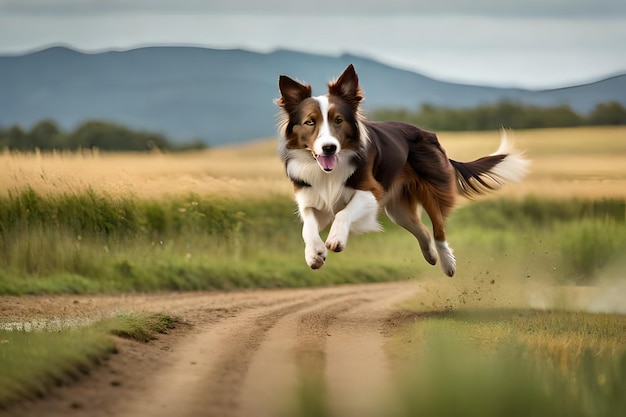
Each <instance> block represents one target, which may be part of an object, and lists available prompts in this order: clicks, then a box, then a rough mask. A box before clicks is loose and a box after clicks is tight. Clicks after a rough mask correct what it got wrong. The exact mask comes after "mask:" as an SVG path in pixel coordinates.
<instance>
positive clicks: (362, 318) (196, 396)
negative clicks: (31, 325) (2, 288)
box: [5, 282, 419, 417]
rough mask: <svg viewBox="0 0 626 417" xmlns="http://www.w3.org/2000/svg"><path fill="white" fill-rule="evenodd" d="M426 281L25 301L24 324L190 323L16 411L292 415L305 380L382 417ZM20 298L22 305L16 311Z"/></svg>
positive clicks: (340, 403)
mask: <svg viewBox="0 0 626 417" xmlns="http://www.w3.org/2000/svg"><path fill="white" fill-rule="evenodd" d="M418 292H419V287H418V285H417V284H416V283H415V282H406V283H390V284H372V285H353V286H342V287H332V288H319V289H298V290H276V291H248V292H228V293H186V294H180V293H172V294H158V295H133V296H120V297H107V296H98V297H89V296H81V297H76V296H61V297H32V298H31V297H21V298H15V299H12V300H8V301H7V303H5V308H6V310H5V311H10V312H11V314H13V315H14V316H15V317H16V319H19V317H33V316H37V315H41V316H48V317H51V316H55V315H57V316H63V317H72V316H75V317H79V318H80V317H93V316H97V315H99V314H104V315H106V314H110V313H111V312H115V311H119V310H125V311H128V310H143V311H159V312H161V311H162V312H167V313H170V314H173V315H176V316H178V317H180V318H182V320H183V321H184V323H186V324H183V325H181V326H179V328H178V329H176V330H174V331H173V332H172V333H171V334H169V335H163V336H161V337H160V338H159V339H158V340H157V341H154V342H151V343H148V344H142V343H139V342H134V341H128V340H119V350H120V353H119V354H117V355H113V357H112V358H111V359H110V360H108V361H107V362H106V363H105V364H104V365H103V366H101V367H99V368H98V369H97V370H96V371H95V372H93V373H92V374H91V375H90V376H88V377H85V378H83V379H82V380H80V381H78V382H77V383H75V384H72V385H71V386H69V387H59V388H57V389H55V390H54V392H53V393H52V394H51V395H49V396H48V397H46V398H45V399H43V400H41V401H37V402H34V403H30V404H24V405H21V406H19V407H17V408H15V409H12V410H10V412H11V415H14V416H40V415H46V416H181V417H182V416H226V417H229V416H246V417H247V416H254V417H263V416H288V415H290V410H291V411H293V409H294V408H293V407H294V404H293V401H294V400H295V399H296V398H298V395H297V393H298V389H299V387H302V384H303V382H315V381H318V382H320V381H321V382H322V385H323V386H325V387H326V394H327V400H328V405H329V407H330V409H331V412H332V413H333V415H337V416H368V415H376V414H378V413H376V407H379V406H380V405H381V404H384V401H385V398H386V397H387V394H386V393H387V392H388V390H391V389H392V384H391V383H390V375H389V372H390V369H389V363H388V360H387V357H386V355H385V352H384V350H383V345H384V343H385V335H386V334H387V332H388V330H389V326H392V325H393V324H392V323H391V324H390V322H389V320H388V319H389V318H390V317H391V315H392V314H393V313H394V309H393V307H394V306H395V305H396V304H397V303H399V302H401V301H403V300H406V299H408V298H410V297H412V296H414V295H415V294H416V293H418ZM11 303H12V304H11Z"/></svg>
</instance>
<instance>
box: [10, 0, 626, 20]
mask: <svg viewBox="0 0 626 417" xmlns="http://www.w3.org/2000/svg"><path fill="white" fill-rule="evenodd" d="M0 12H4V13H12V14H37V15H59V14H61V15H64V14H91V13H125V12H127V13H142V12H143V13H192V12H193V13H217V12H219V13H233V12H236V13H243V12H263V13H305V14H313V15H320V16H323V15H332V14H344V15H350V14H390V15H392V14H406V13H411V14H447V15H464V14H473V15H506V16H551V17H558V16H563V17H574V16H615V15H626V2H624V1H623V0H595V1H590V0H471V1H470V0H443V1H438V2H437V1H432V0H385V1H380V0H348V1H343V2H337V1H336V0H316V1H315V2H311V1H303V0H265V1H258V0H229V1H215V0H209V1H206V0H178V1H176V2H173V1H170V0H133V1H130V2H129V1H125V0H0Z"/></svg>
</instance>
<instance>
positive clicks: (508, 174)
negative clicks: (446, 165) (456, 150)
mask: <svg viewBox="0 0 626 417" xmlns="http://www.w3.org/2000/svg"><path fill="white" fill-rule="evenodd" d="M450 163H451V164H452V166H453V167H454V169H455V171H456V180H457V181H456V182H457V186H458V190H459V194H462V195H464V196H465V197H468V198H473V197H476V196H477V195H480V194H485V193H487V192H489V191H494V190H497V189H499V188H500V187H502V186H503V185H504V184H506V183H507V182H520V181H521V180H522V178H524V175H526V172H527V171H528V165H529V164H530V161H529V160H527V159H526V158H524V155H523V153H522V152H519V151H517V150H515V149H514V148H513V144H512V143H511V141H510V140H509V139H508V138H507V135H506V131H504V130H503V131H502V138H501V142H500V147H499V148H498V150H497V151H496V152H494V153H492V154H491V155H489V156H485V157H482V158H479V159H477V160H475V161H472V162H457V161H453V160H452V159H451V160H450Z"/></svg>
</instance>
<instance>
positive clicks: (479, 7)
mask: <svg viewBox="0 0 626 417" xmlns="http://www.w3.org/2000/svg"><path fill="white" fill-rule="evenodd" d="M58 44H62V45H67V46H71V47H75V48H77V49H80V50H83V51H102V50H110V49H115V50H120V49H130V48H135V47H139V46H146V45H162V44H167V45H173V44H174V45H178V44H184V45H198V46H207V47H214V48H244V49H251V50H255V51H261V52H265V51H271V50H273V49H276V48H289V49H296V50H301V51H304V52H313V53H324V54H329V55H338V54H341V53H344V52H350V53H353V54H358V55H363V56H366V57H370V58H373V59H377V60H379V61H382V62H385V63H388V64H391V65H395V66H399V67H403V68H407V69H412V70H415V71H419V72H422V73H424V74H426V75H429V76H432V77H435V78H439V79H444V80H451V81H460V82H468V83H474V84H486V85H499V86H521V87H529V88H547V87H560V86H566V85H572V84H576V83H581V82H588V81H593V80H597V79H599V78H603V77H605V76H609V75H614V74H617V73H622V72H626V47H625V46H624V45H626V1H625V0H473V1H465V0H441V1H433V0H428V1H427V0H417V1H416V0H349V1H343V2H340V1H337V0H315V1H310V0H309V1H294V0H291V1H289V0H265V1H260V0H227V1H224V0H222V1H210V0H177V1H165V0H127V1H122V0H0V54H7V53H11V54H15V53H23V52H26V51H32V50H37V49H41V48H43V47H46V46H50V45H58ZM340 70H341V69H338V71H340ZM294 75H295V76H297V74H294Z"/></svg>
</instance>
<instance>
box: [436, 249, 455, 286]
mask: <svg viewBox="0 0 626 417" xmlns="http://www.w3.org/2000/svg"><path fill="white" fill-rule="evenodd" d="M435 246H436V247H437V253H438V254H439V260H440V261H441V269H442V270H443V273H444V274H446V275H447V276H449V277H452V276H454V273H455V272H456V258H455V257H454V255H453V254H452V248H450V247H449V246H448V242H446V241H445V240H444V241H436V242H435Z"/></svg>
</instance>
